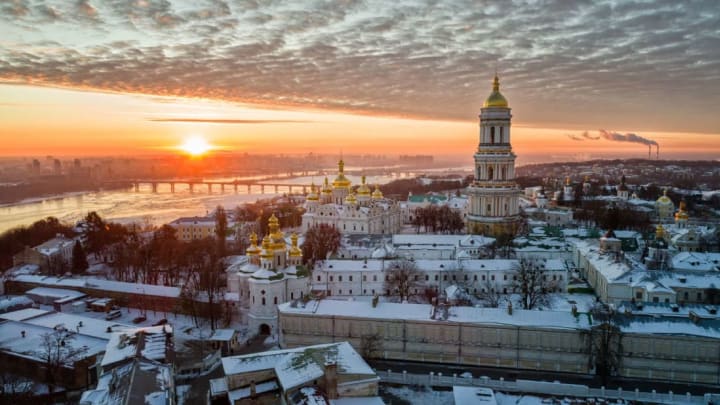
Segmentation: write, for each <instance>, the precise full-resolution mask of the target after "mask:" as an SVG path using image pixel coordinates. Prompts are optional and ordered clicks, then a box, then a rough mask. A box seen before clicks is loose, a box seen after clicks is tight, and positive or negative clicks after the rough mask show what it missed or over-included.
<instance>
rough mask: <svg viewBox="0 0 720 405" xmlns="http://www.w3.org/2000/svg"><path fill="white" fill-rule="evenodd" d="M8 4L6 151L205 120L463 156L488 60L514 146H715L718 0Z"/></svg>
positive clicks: (169, 136) (622, 153) (150, 144)
mask: <svg viewBox="0 0 720 405" xmlns="http://www.w3.org/2000/svg"><path fill="white" fill-rule="evenodd" d="M431 11H432V12H431ZM1 14H2V17H0V29H2V31H3V32H4V33H6V35H5V38H4V39H3V40H2V41H0V56H1V57H0V84H2V85H0V99H1V100H2V102H1V103H0V118H1V119H2V121H3V144H4V145H3V151H2V153H1V154H2V155H5V156H27V155H45V154H53V155H61V156H62V155H78V156H87V155H109V154H113V155H118V154H133V155H143V154H145V155H149V154H156V153H166V152H170V153H175V151H177V147H178V146H179V145H181V144H183V143H184V142H185V140H187V139H188V138H191V137H194V136H195V137H201V138H203V139H205V140H206V141H207V142H208V143H210V144H212V145H215V146H216V147H217V148H218V149H219V150H224V151H238V152H250V153H278V152H283V153H288V152H293V153H309V152H314V153H326V154H332V153H341V152H345V153H353V152H357V153H388V154H401V153H422V154H434V155H440V156H442V155H445V156H454V157H462V156H464V157H465V159H466V160H467V161H468V163H469V162H470V159H471V158H470V155H471V151H472V150H473V149H474V148H475V147H476V137H477V115H478V113H479V109H480V105H481V103H482V100H483V99H484V98H485V97H486V96H487V95H488V94H489V92H490V82H491V80H492V76H493V74H494V73H495V71H497V72H498V75H499V76H500V80H501V86H502V91H503V94H505V95H506V97H507V98H508V100H509V103H510V107H511V108H512V109H513V116H514V119H513V121H514V125H513V136H514V140H515V141H514V146H515V150H516V153H517V154H518V155H519V156H520V157H521V159H520V162H522V161H525V162H533V161H542V160H551V159H554V158H560V157H565V158H568V159H572V158H575V159H582V158H585V157H587V158H595V157H603V156H607V157H611V156H617V157H646V156H647V155H646V152H647V147H646V146H645V145H644V144H643V143H642V142H640V143H637V142H636V143H633V142H623V143H618V142H616V141H617V140H618V139H620V138H618V137H615V138H612V137H603V136H602V135H603V133H604V132H603V131H607V133H617V134H620V135H622V136H625V139H629V137H628V134H636V135H637V137H639V138H642V139H645V140H647V141H649V142H654V143H657V144H659V145H660V149H661V151H660V152H661V153H660V157H661V158H671V159H712V158H714V157H716V156H718V155H719V154H720V142H718V136H719V134H718V128H720V119H719V118H718V117H717V114H715V113H714V111H713V108H714V106H715V105H718V104H719V103H720V89H718V87H717V86H713V85H708V83H715V82H717V79H720V78H719V77H718V69H717V66H718V64H720V55H719V54H718V51H717V49H720V46H717V45H718V44H717V42H718V35H717V34H718V33H719V32H720V30H719V29H718V28H717V27H720V13H718V12H717V11H716V10H715V9H714V8H713V7H712V3H710V2H692V3H687V4H670V3H668V4H665V3H659V2H658V3H653V4H652V5H651V6H650V7H648V6H647V5H643V4H636V3H623V4H615V3H614V2H593V3H580V2H579V3H573V4H560V3H554V2H551V3H548V4H544V5H540V4H521V5H516V6H512V5H510V4H506V2H488V3H487V4H483V5H480V6H478V5H476V4H474V3H472V4H471V3H468V4H465V5H463V4H462V3H458V2H439V3H438V2H434V3H433V4H432V7H430V6H429V5H427V4H424V3H422V2H408V1H403V2H397V3H395V4H393V5H392V6H388V5H386V4H379V5H374V6H373V4H372V2H342V3H332V4H324V5H323V4H320V3H304V4H303V5H302V7H301V6H300V5H293V4H288V3H284V2H277V3H263V4H256V3H254V2H227V3H226V2H223V1H207V2H204V3H200V4H199V5H198V4H196V3H194V2H192V3H191V2H183V1H175V2H152V1H136V2H131V3H127V4H123V5H109V4H107V3H102V2H92V1H80V2H77V3H74V4H69V3H68V4H66V3H64V2H53V1H22V0H16V1H12V2H9V3H7V4H4V5H3V6H2V13H1ZM586 131H587V136H583V134H585V133H586ZM440 139H441V140H442V141H441V142H438V140H440ZM612 139H615V140H616V141H613V140H612ZM633 139H637V138H633ZM538 140H541V141H538ZM651 156H652V157H653V158H655V157H656V155H655V150H653V151H652V155H651Z"/></svg>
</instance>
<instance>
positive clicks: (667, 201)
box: [657, 189, 673, 205]
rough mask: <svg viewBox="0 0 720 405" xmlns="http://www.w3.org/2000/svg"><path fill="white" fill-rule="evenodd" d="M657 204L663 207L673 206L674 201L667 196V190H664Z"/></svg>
mask: <svg viewBox="0 0 720 405" xmlns="http://www.w3.org/2000/svg"><path fill="white" fill-rule="evenodd" d="M657 203H658V204H661V205H673V202H672V200H671V199H670V197H668V196H667V189H665V190H663V195H661V196H660V198H658V199H657Z"/></svg>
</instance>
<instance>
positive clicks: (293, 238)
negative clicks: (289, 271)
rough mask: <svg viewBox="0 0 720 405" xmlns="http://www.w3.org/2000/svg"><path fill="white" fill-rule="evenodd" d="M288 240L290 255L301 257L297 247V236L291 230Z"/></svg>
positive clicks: (300, 251)
mask: <svg viewBox="0 0 720 405" xmlns="http://www.w3.org/2000/svg"><path fill="white" fill-rule="evenodd" d="M290 242H291V243H292V245H291V247H290V256H294V257H302V250H300V248H299V247H298V236H297V234H296V233H295V232H293V234H292V235H291V236H290Z"/></svg>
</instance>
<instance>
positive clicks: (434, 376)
mask: <svg viewBox="0 0 720 405" xmlns="http://www.w3.org/2000/svg"><path fill="white" fill-rule="evenodd" d="M376 373H377V375H378V377H380V380H381V382H386V383H394V384H402V385H426V386H441V387H452V386H454V385H461V386H475V387H483V388H490V389H492V390H495V391H503V392H518V393H528V394H541V395H551V396H568V397H584V398H603V399H609V400H618V399H623V400H626V401H641V402H653V403H662V404H708V403H710V402H711V394H705V395H702V396H700V395H690V393H686V394H684V395H682V394H676V393H673V392H672V391H670V392H668V393H659V392H656V391H655V390H653V391H652V392H641V391H639V390H637V389H635V390H634V391H625V390H623V389H622V388H618V389H612V390H610V389H605V388H604V387H602V388H590V387H588V386H586V385H579V384H563V383H559V382H545V381H531V380H516V381H505V380H504V379H503V378H500V379H499V380H493V379H491V378H489V377H473V376H470V375H465V374H463V375H461V376H458V375H457V374H453V375H443V374H442V373H433V372H431V373H430V374H410V373H408V372H406V371H403V372H395V371H391V370H387V371H376Z"/></svg>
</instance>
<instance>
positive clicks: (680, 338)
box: [278, 300, 720, 384]
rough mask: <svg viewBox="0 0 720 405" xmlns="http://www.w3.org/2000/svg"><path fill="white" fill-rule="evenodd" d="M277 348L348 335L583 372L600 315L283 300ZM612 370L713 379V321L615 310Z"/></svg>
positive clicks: (424, 356) (719, 328)
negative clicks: (615, 359)
mask: <svg viewBox="0 0 720 405" xmlns="http://www.w3.org/2000/svg"><path fill="white" fill-rule="evenodd" d="M278 310H279V313H280V319H279V323H280V330H281V331H282V332H281V334H280V345H281V347H285V348H292V347H300V346H305V345H309V344H318V343H322V342H331V341H333V340H340V339H342V340H347V341H348V342H349V343H350V344H351V345H353V347H355V348H356V349H357V350H359V351H360V353H362V354H363V356H366V357H370V358H372V357H376V358H383V359H394V360H404V361H421V362H432V363H454V364H467V365H477V366H488V367H508V368H515V369H521V370H537V371H552V372H567V373H577V374H583V375H592V374H594V373H596V372H597V371H598V370H596V368H595V366H594V364H593V362H592V361H591V360H592V358H594V357H595V356H597V353H598V351H597V348H593V346H592V345H589V344H588V338H597V336H598V335H597V334H596V333H598V332H597V330H598V329H597V327H598V326H600V327H604V325H605V323H603V321H601V320H596V319H594V318H593V316H591V315H589V314H585V313H578V312H576V311H566V312H562V311H527V310H513V309H511V308H507V309H504V308H475V307H449V306H432V305H423V304H394V303H387V302H379V303H376V304H373V303H370V302H361V301H334V300H322V301H309V302H307V303H303V302H294V303H286V304H282V305H280V306H279V308H278ZM612 319H613V320H612V321H611V323H610V325H613V327H612V329H611V330H612V332H611V333H613V334H614V336H616V338H617V339H616V341H620V342H621V343H622V344H621V346H619V347H618V348H617V350H618V352H619V353H618V356H619V357H620V358H621V360H620V361H619V362H617V364H615V365H614V371H613V372H614V373H615V374H616V375H618V376H621V377H635V378H646V379H652V380H671V381H674V382H679V381H683V382H694V383H707V384H717V383H718V382H720V371H719V370H718V368H717V356H714V355H708V353H715V352H716V350H717V345H718V343H720V322H719V321H718V320H717V319H708V318H703V317H702V316H689V317H687V318H681V317H663V316H635V315H634V314H633V313H630V314H625V313H615V314H614V315H613V317H612Z"/></svg>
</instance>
